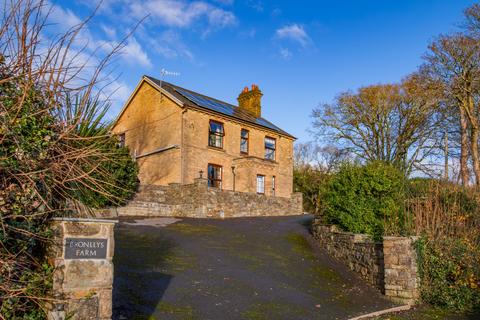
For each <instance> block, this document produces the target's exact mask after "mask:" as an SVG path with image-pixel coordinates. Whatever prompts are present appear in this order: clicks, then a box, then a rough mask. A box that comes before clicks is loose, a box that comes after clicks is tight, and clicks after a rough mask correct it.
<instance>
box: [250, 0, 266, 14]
mask: <svg viewBox="0 0 480 320" xmlns="http://www.w3.org/2000/svg"><path fill="white" fill-rule="evenodd" d="M247 6H249V7H250V8H252V9H254V10H255V11H257V12H263V2H262V1H260V0H248V1H247Z"/></svg>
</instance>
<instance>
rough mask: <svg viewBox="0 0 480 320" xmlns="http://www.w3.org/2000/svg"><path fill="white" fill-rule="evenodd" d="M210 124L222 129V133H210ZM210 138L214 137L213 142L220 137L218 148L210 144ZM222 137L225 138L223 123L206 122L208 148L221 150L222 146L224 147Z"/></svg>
mask: <svg viewBox="0 0 480 320" xmlns="http://www.w3.org/2000/svg"><path fill="white" fill-rule="evenodd" d="M212 124H217V125H220V126H221V128H222V131H221V132H216V131H212ZM212 136H214V137H215V140H214V141H217V137H220V146H217V145H214V144H212V139H211V137H212ZM224 137H225V126H224V123H223V122H220V121H216V120H210V121H209V122H208V146H209V147H212V148H217V149H223V146H224V143H223V140H224Z"/></svg>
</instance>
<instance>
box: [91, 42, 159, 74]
mask: <svg viewBox="0 0 480 320" xmlns="http://www.w3.org/2000/svg"><path fill="white" fill-rule="evenodd" d="M98 43H99V46H100V47H101V48H102V49H103V50H105V51H107V52H109V51H110V50H113V48H115V47H116V46H117V45H118V44H119V43H118V42H117V41H105V40H100V41H98ZM120 56H121V58H122V59H123V60H125V61H126V62H128V63H130V64H132V65H134V64H139V65H141V66H143V67H148V68H150V67H152V62H151V61H150V58H149V57H148V54H147V53H146V52H145V51H144V50H143V48H142V46H141V45H140V43H138V41H137V40H136V39H135V38H134V37H131V38H129V39H128V40H127V42H126V43H125V45H124V46H123V48H122V49H121V50H120Z"/></svg>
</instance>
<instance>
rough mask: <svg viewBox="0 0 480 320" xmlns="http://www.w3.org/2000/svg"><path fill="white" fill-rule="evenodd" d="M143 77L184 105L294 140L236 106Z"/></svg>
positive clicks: (265, 121)
mask: <svg viewBox="0 0 480 320" xmlns="http://www.w3.org/2000/svg"><path fill="white" fill-rule="evenodd" d="M144 77H145V78H147V79H149V80H150V81H152V82H154V83H155V84H156V85H157V86H159V87H161V88H162V89H164V90H166V91H167V92H168V93H169V94H171V95H172V96H173V97H174V98H175V99H177V100H179V101H181V102H182V103H183V104H184V105H187V106H191V107H196V108H201V109H207V110H209V111H213V112H215V113H219V114H222V115H225V116H228V117H232V118H235V119H238V120H241V121H244V122H248V123H250V124H254V125H257V126H261V127H264V128H266V129H269V130H273V131H275V132H277V133H279V134H282V135H285V136H288V137H291V138H294V139H295V137H294V136H292V135H291V134H289V133H288V132H286V131H284V130H282V129H280V128H279V127H277V126H276V125H274V124H273V123H271V122H270V121H268V120H267V119H265V118H262V117H258V118H256V117H255V116H253V115H251V114H250V113H248V112H246V111H244V110H241V109H240V108H239V107H238V106H235V105H233V104H230V103H227V102H224V101H221V100H218V99H215V98H211V97H208V96H206V95H203V94H200V93H197V92H194V91H191V90H188V89H185V88H182V87H179V86H177V85H174V84H172V83H169V82H166V81H160V80H158V79H156V78H153V77H150V76H144Z"/></svg>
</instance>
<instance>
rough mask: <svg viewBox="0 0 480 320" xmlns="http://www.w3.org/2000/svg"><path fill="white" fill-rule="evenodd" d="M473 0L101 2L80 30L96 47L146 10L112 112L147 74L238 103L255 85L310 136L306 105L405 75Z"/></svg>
mask: <svg viewBox="0 0 480 320" xmlns="http://www.w3.org/2000/svg"><path fill="white" fill-rule="evenodd" d="M51 1H52V2H51V3H52V5H53V7H54V8H53V12H52V14H51V19H52V21H53V22H54V23H55V24H56V25H58V26H59V27H64V28H65V27H69V26H72V25H74V24H75V23H78V22H79V21H81V19H84V18H85V17H87V16H88V15H89V14H90V13H91V12H92V10H93V8H94V7H95V6H96V2H95V0H69V1H58V0H56V1H55V0H51ZM474 2H475V1H467V0H437V1H433V0H402V1H394V0H348V1H347V0H344V1H340V0H336V1H333V0H330V1H322V0H319V1H300V0H297V1H260V0H243V1H241V0H199V1H184V0H143V1H138V0H104V1H103V3H102V4H101V6H100V7H99V9H98V11H97V14H96V16H95V17H94V18H93V20H92V21H91V23H90V24H89V25H88V27H87V29H86V30H85V32H84V33H83V34H82V37H84V38H87V39H88V41H89V46H90V48H91V50H94V49H95V47H98V46H102V45H105V44H108V43H115V42H116V41H120V40H121V39H122V37H124V36H125V35H126V34H127V33H128V32H129V31H130V30H131V29H132V27H133V26H134V25H135V23H136V22H137V21H138V20H140V19H141V18H143V17H145V16H146V15H149V16H148V18H146V19H145V20H144V21H143V23H142V24H141V25H140V26H139V27H138V28H137V30H136V31H135V32H134V33H133V35H132V36H131V37H130V38H129V40H128V42H127V45H126V47H125V49H124V51H123V53H122V55H121V56H119V57H118V58H117V59H116V60H115V64H114V65H113V66H114V67H115V71H114V72H115V74H116V75H117V76H118V78H117V79H116V81H115V82H114V83H113V87H115V88H118V90H117V91H116V94H115V95H114V96H113V107H112V109H111V111H110V117H114V116H115V115H116V114H117V113H118V111H119V110H120V108H121V105H122V103H123V102H124V101H125V100H126V99H127V97H128V95H129V94H130V93H131V92H132V91H133V89H134V87H135V86H136V84H137V83H138V81H139V80H140V78H141V76H142V75H143V74H148V75H151V76H154V77H160V70H161V69H162V68H165V69H167V70H169V71H175V72H179V73H180V74H181V75H180V76H178V77H166V78H165V80H166V81H170V82H173V83H175V84H178V85H180V86H184V87H186V88H188V89H192V90H194V91H198V92H201V93H204V94H207V95H210V96H213V97H215V98H218V99H221V100H225V101H227V102H230V103H236V97H237V96H238V94H239V93H240V91H241V89H242V88H243V87H244V86H246V85H251V84H252V83H255V84H257V85H259V87H260V89H261V90H262V91H263V93H264V96H263V100H262V114H263V116H264V117H266V118H267V119H269V120H270V121H272V122H273V123H275V124H277V125H278V126H280V127H282V128H283V129H285V130H286V131H288V132H290V133H291V134H293V135H294V136H296V137H298V138H299V141H301V142H306V141H308V140H311V136H310V134H309V133H308V129H309V127H310V123H311V119H310V113H311V110H312V109H313V108H315V107H316V106H318V104H320V103H325V102H327V103H328V102H331V101H332V100H333V99H334V97H335V96H336V95H337V94H338V93H340V92H342V91H346V90H349V89H351V90H354V89H356V88H358V87H360V86H365V85H369V84H377V83H388V82H395V81H399V80H400V79H401V78H402V77H404V76H406V75H408V74H409V73H411V72H413V71H415V69H416V67H417V66H418V65H420V64H421V62H422V60H421V57H422V55H423V53H424V52H425V51H426V48H427V46H428V44H429V43H430V42H431V41H432V40H433V39H434V38H435V36H437V35H438V34H440V33H447V32H452V31H455V30H456V28H457V26H458V24H459V23H460V21H461V19H462V11H463V10H464V9H465V8H466V7H468V6H470V5H471V4H473V3H474Z"/></svg>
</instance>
